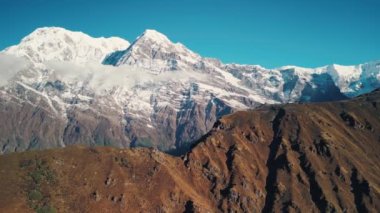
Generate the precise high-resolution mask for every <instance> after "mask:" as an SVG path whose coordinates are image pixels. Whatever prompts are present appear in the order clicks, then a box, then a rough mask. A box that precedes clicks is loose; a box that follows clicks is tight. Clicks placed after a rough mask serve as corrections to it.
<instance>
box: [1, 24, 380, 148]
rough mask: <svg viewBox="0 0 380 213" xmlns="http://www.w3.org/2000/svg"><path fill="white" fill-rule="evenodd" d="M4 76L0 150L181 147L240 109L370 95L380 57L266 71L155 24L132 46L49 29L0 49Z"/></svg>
mask: <svg viewBox="0 0 380 213" xmlns="http://www.w3.org/2000/svg"><path fill="white" fill-rule="evenodd" d="M0 77H1V78H0V119H1V120H2V121H3V122H2V124H0V135H1V136H2V137H1V138H0V153H9V152H19V151H24V150H34V149H46V148H54V147H65V146H68V145H72V144H82V145H86V146H113V147H119V148H123V147H139V146H143V147H156V148H158V149H160V150H164V151H170V152H172V153H182V152H186V151H188V149H189V147H190V146H191V144H192V143H193V142H194V141H196V140H198V139H199V138H201V137H202V136H203V135H204V134H205V133H207V132H208V131H209V130H210V129H212V127H213V125H214V123H215V122H216V121H217V120H218V118H220V117H221V116H223V115H226V114H230V113H232V112H235V111H239V110H246V109H253V108H257V107H260V106H261V105H265V104H282V103H295V102H303V103H305V102H323V101H334V100H344V99H347V98H351V97H355V96H357V95H360V94H364V93H367V92H370V91H372V90H373V89H376V88H378V87H379V86H380V61H374V62H369V63H365V64H360V65H355V66H341V65H328V66H324V67H320V68H315V69H309V68H302V67H296V66H285V67H280V68H277V69H266V68H263V67H261V66H258V65H239V64H224V63H222V62H221V61H219V60H217V59H211V58H205V57H202V56H200V55H198V54H197V53H195V52H193V51H191V50H189V49H188V48H186V47H185V46H184V45H183V44H180V43H174V42H172V41H170V40H169V39H168V38H167V37H166V36H165V35H163V34H161V33H159V32H157V31H155V30H146V31H145V32H144V33H143V34H142V35H141V36H139V37H138V38H137V39H136V40H135V41H134V42H132V44H130V43H129V42H128V41H126V40H124V39H122V38H116V37H112V38H92V37H90V36H88V35H86V34H84V33H81V32H72V31H69V30H66V29H63V28H58V27H49V28H39V29H36V30H35V31H34V32H32V33H31V34H30V35H28V36H26V37H25V38H24V39H22V41H21V42H20V44H18V45H14V46H11V47H9V48H6V49H5V50H3V51H2V52H1V53H0Z"/></svg>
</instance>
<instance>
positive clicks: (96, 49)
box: [2, 27, 129, 63]
mask: <svg viewBox="0 0 380 213" xmlns="http://www.w3.org/2000/svg"><path fill="white" fill-rule="evenodd" d="M128 46H129V42H128V41H126V40H124V39H121V38H118V37H111V38H104V37H100V38H93V37H91V36H89V35H87V34H84V33H82V32H74V31H70V30H66V29H64V28H60V27H43V28H38V29H36V30H34V31H33V32H32V33H31V34H29V35H28V36H26V37H24V38H23V39H22V40H21V42H20V44H18V45H14V46H11V47H9V48H7V49H5V50H3V51H2V52H4V53H7V54H11V55H16V56H21V57H26V58H28V59H29V60H31V61H33V62H35V63H41V62H43V61H51V60H53V61H71V62H76V63H88V62H100V61H102V60H103V59H104V57H105V56H106V55H108V54H110V53H112V52H114V51H117V50H122V49H126V48H127V47H128Z"/></svg>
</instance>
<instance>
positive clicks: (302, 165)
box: [0, 90, 380, 212]
mask: <svg viewBox="0 0 380 213" xmlns="http://www.w3.org/2000/svg"><path fill="white" fill-rule="evenodd" d="M379 106H380V90H377V91H374V92H372V93H370V94H368V95H362V96H359V97H357V98H354V99H352V100H348V101H347V100H346V101H340V102H325V103H314V104H287V105H273V106H262V107H259V108H258V109H255V110H249V111H239V112H236V113H233V114H231V115H228V116H224V117H223V118H221V119H220V120H219V121H218V122H216V123H215V125H214V127H213V128H212V130H211V131H210V132H209V133H208V134H206V135H205V136H204V137H202V139H200V140H199V141H198V142H197V143H195V144H194V145H193V147H192V148H191V150H190V151H189V152H187V153H185V154H183V155H182V156H179V157H173V156H170V155H167V154H164V153H162V152H159V151H157V150H156V149H151V148H150V149H148V148H133V149H114V148H104V147H103V148H101V147H96V148H86V147H78V146H73V147H68V148H65V149H52V150H44V151H30V152H23V153H13V154H8V155H2V156H0V178H1V180H2V181H0V188H1V189H2V190H1V191H0V210H1V211H2V212H27V211H31V210H33V209H34V210H46V211H47V210H49V211H54V210H55V211H57V212H87V211H88V212H99V211H102V212H124V211H127V210H128V211H143V212H376V211H377V210H378V209H379V208H380V168H379V164H378V162H379V160H380V156H379V150H380V129H379V126H380V108H379ZM37 116H40V115H39V114H38V113H37ZM78 174H80V175H78ZM142 189H143V190H142Z"/></svg>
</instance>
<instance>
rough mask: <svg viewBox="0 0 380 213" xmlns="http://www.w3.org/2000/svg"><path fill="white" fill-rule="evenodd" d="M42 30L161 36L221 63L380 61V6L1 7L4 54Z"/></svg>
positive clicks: (90, 0) (75, 0) (264, 0)
mask: <svg viewBox="0 0 380 213" xmlns="http://www.w3.org/2000/svg"><path fill="white" fill-rule="evenodd" d="M42 26H60V27H64V28H67V29H70V30H79V31H83V32H85V33H87V34H90V35H91V36H114V35H115V36H120V37H123V38H126V39H127V40H129V41H133V40H134V39H135V38H136V37H137V36H138V35H139V34H141V33H142V32H143V31H144V30H145V29H147V28H149V29H156V30H158V31H160V32H162V33H164V34H166V35H167V36H168V37H169V38H170V39H171V40H173V41H180V42H182V43H183V44H185V45H186V46H187V47H189V48H190V49H192V50H193V51H195V52H198V53H200V54H201V55H203V56H208V57H215V58H219V59H221V60H222V61H223V62H236V63H247V64H261V65H263V66H266V67H278V66H282V65H287V64H293V65H300V66H306V67H316V66H321V65H325V64H331V63H338V64H357V63H362V62H366V61H371V60H377V59H380V0H276V1H274V0H123V1H122V0H0V36H1V37H0V49H3V48H5V47H7V46H10V45H12V44H16V43H18V42H19V40H20V39H21V38H22V37H24V36H25V35H27V34H28V33H30V32H31V31H33V30H34V29H35V28H37V27H42Z"/></svg>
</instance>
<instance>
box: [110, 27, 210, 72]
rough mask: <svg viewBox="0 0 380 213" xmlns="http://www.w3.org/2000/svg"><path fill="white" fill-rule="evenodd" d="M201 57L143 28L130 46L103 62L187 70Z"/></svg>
mask: <svg viewBox="0 0 380 213" xmlns="http://www.w3.org/2000/svg"><path fill="white" fill-rule="evenodd" d="M201 59H202V58H201V57H200V56H199V55H198V54H196V53H194V52H192V51H191V50H189V49H187V48H186V47H185V46H184V45H183V44H181V43H173V42H172V41H170V40H169V38H168V37H167V36H165V35H164V34H162V33H160V32H158V31H156V30H145V31H144V33H143V34H141V36H139V37H138V38H137V39H136V40H135V41H134V42H133V43H132V44H131V46H130V47H129V48H128V49H126V50H124V51H117V52H115V53H113V54H111V55H109V56H107V57H106V58H105V60H104V61H103V63H104V64H109V65H114V66H120V65H124V64H126V65H132V66H136V67H141V68H145V69H148V70H151V71H152V72H154V73H161V72H163V71H169V70H185V69H186V70H189V69H193V67H194V66H195V65H197V64H199V63H200V60H201Z"/></svg>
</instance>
